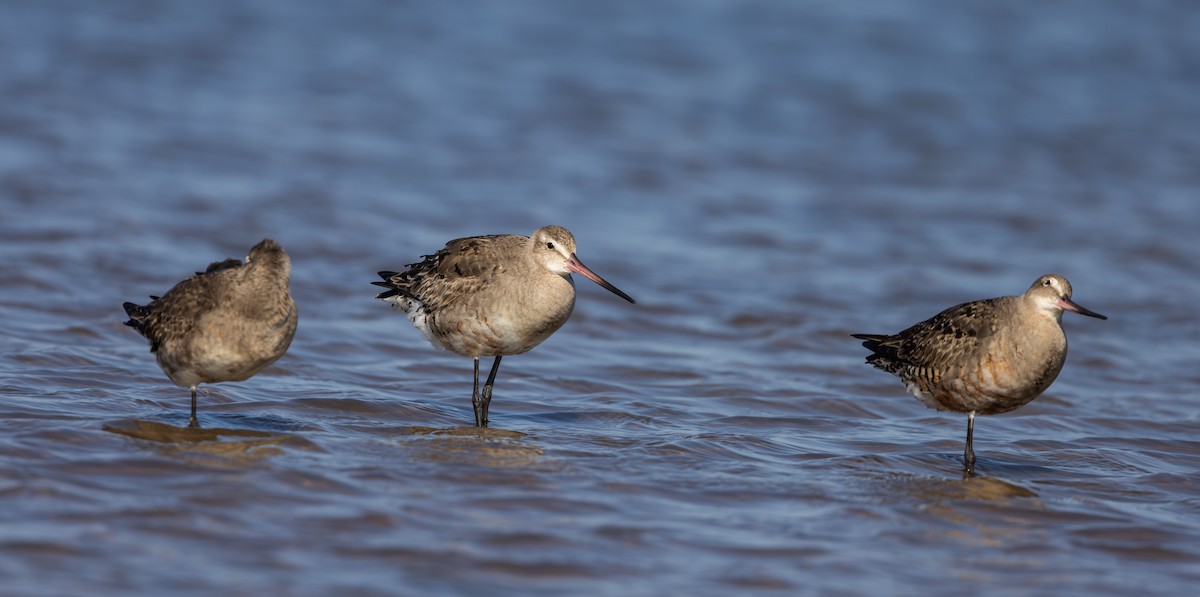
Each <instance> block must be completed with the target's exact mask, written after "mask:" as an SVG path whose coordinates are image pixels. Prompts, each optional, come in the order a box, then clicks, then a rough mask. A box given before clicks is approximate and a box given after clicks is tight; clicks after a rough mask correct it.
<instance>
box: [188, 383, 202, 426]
mask: <svg viewBox="0 0 1200 597" xmlns="http://www.w3.org/2000/svg"><path fill="white" fill-rule="evenodd" d="M188 427H192V428H197V427H200V421H197V420H196V386H192V416H191V417H190V418H189V419H188Z"/></svg>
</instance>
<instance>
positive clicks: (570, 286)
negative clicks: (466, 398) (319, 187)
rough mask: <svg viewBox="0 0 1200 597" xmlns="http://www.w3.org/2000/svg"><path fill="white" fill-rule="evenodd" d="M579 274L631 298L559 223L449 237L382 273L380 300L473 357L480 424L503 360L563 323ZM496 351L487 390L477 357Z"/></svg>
mask: <svg viewBox="0 0 1200 597" xmlns="http://www.w3.org/2000/svg"><path fill="white" fill-rule="evenodd" d="M572 273H576V274H580V275H582V276H584V277H586V278H588V279H589V280H591V281H593V282H595V283H597V284H599V285H600V286H602V287H604V288H605V289H607V290H608V291H609V292H612V293H613V294H615V295H617V296H619V297H621V298H623V299H625V300H627V301H629V302H630V303H634V302H635V301H634V300H633V299H632V298H630V297H629V295H627V294H625V293H624V292H621V291H620V290H618V289H617V287H615V286H613V285H612V284H609V283H608V282H607V281H606V280H605V279H604V278H601V277H600V276H598V275H596V274H595V273H594V272H592V270H590V269H588V268H587V267H586V266H584V265H583V263H582V262H581V261H579V258H578V257H576V256H575V238H574V237H573V236H571V233H570V232H568V231H567V229H566V228H563V227H561V226H543V227H542V228H538V229H537V230H535V231H534V232H533V234H532V235H530V236H528V237H526V236H521V235H518V234H499V235H489V236H472V237H468V238H460V239H456V240H452V241H450V242H448V243H446V246H445V247H444V248H442V250H440V251H438V252H437V253H434V254H433V255H425V256H424V258H423V260H422V261H421V262H420V263H415V264H410V265H409V266H408V269H407V270H406V271H404V272H401V273H396V272H379V276H380V277H381V278H383V281H382V282H372V284H374V285H376V286H382V287H384V288H386V289H387V290H385V291H384V292H381V293H379V294H378V295H377V296H376V298H379V299H383V300H384V301H385V302H387V303H389V304H391V305H392V308H393V309H396V310H398V311H404V312H405V313H406V314H408V319H409V321H411V322H412V324H413V325H414V326H415V327H416V328H417V329H418V330H420V332H421V335H422V336H424V337H425V339H426V340H428V341H429V342H430V343H432V344H433V345H434V346H436V347H439V348H443V349H446V350H448V351H450V352H453V353H455V354H459V355H462V356H465V357H471V358H472V359H474V360H475V385H474V388H473V390H472V392H471V405H472V406H473V407H474V409H475V426H476V427H487V425H488V405H489V404H490V403H491V400H492V384H493V383H495V381H496V371H498V370H499V369H500V359H501V358H503V357H505V356H508V355H514V354H521V353H524V352H528V351H529V350H530V349H532V348H533V347H535V346H537V345H538V344H541V343H542V341H543V340H545V339H546V338H549V337H550V335H551V334H553V333H554V332H555V331H556V330H558V328H560V327H562V325H563V324H564V323H566V321H567V318H568V317H570V316H571V310H572V309H573V308H574V306H575V283H574V282H573V281H572V280H571V274H572ZM488 356H490V357H495V360H494V361H493V362H492V370H491V372H490V373H489V374H488V377H487V382H486V383H484V385H483V390H482V391H480V388H479V359H480V357H488Z"/></svg>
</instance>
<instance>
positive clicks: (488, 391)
mask: <svg viewBox="0 0 1200 597" xmlns="http://www.w3.org/2000/svg"><path fill="white" fill-rule="evenodd" d="M500 358H501V357H500V355H496V360H495V361H492V371H491V372H490V373H488V378H487V383H485V384H483V427H487V424H488V405H490V404H491V403H492V384H494V383H496V372H497V371H499V370H500Z"/></svg>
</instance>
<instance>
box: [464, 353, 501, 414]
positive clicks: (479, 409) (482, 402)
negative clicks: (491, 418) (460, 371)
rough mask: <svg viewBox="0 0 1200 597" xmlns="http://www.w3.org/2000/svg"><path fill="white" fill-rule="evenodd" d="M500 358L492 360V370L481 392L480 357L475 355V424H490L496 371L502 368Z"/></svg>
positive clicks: (472, 401) (473, 404)
mask: <svg viewBox="0 0 1200 597" xmlns="http://www.w3.org/2000/svg"><path fill="white" fill-rule="evenodd" d="M500 358H501V357H499V356H497V357H496V360H495V361H493V362H492V371H491V373H489V374H488V378H487V382H486V383H484V384H483V393H482V394H481V393H480V392H479V357H475V388H474V389H473V390H472V391H471V406H473V407H475V426H476V427H487V426H488V405H489V404H491V403H492V384H494V383H496V372H497V371H499V370H500Z"/></svg>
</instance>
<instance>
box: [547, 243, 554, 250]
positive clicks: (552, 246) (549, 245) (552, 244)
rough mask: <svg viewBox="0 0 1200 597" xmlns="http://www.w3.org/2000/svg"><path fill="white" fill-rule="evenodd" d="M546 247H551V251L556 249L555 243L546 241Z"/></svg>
mask: <svg viewBox="0 0 1200 597" xmlns="http://www.w3.org/2000/svg"><path fill="white" fill-rule="evenodd" d="M546 248H547V249H550V250H551V251H553V250H554V243H546Z"/></svg>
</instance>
